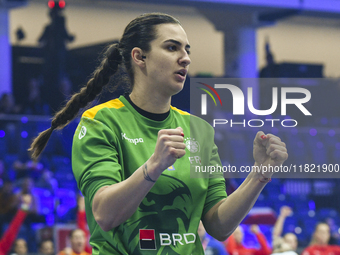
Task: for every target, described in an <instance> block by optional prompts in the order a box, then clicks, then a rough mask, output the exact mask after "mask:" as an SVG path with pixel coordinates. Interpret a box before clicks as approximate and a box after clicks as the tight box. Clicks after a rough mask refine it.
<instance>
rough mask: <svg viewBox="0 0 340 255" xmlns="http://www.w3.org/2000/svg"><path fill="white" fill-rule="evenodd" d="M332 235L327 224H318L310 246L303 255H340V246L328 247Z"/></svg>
mask: <svg viewBox="0 0 340 255" xmlns="http://www.w3.org/2000/svg"><path fill="white" fill-rule="evenodd" d="M330 236H331V233H330V229H329V226H328V225H327V224H326V223H323V222H321V223H318V224H317V225H316V227H315V230H314V232H313V235H312V239H311V242H310V244H309V246H308V247H307V248H306V249H305V250H304V251H303V252H302V255H330V254H332V255H337V254H340V246H338V245H328V242H329V239H330Z"/></svg>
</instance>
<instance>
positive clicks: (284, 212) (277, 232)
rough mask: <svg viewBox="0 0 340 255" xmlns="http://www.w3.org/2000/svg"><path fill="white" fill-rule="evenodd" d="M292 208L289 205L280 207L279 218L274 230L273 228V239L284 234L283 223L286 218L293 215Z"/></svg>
mask: <svg viewBox="0 0 340 255" xmlns="http://www.w3.org/2000/svg"><path fill="white" fill-rule="evenodd" d="M291 213H292V209H291V208H290V207H289V206H282V207H281V208H280V215H279V217H278V218H277V220H276V222H275V225H274V230H273V240H274V239H275V238H277V237H280V236H281V235H282V230H283V225H284V223H285V220H286V218H287V217H288V216H289V215H291Z"/></svg>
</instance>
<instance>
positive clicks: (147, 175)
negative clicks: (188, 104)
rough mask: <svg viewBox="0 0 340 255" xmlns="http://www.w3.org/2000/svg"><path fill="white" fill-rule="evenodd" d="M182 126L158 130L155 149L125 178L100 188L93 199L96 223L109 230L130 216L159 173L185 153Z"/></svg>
mask: <svg viewBox="0 0 340 255" xmlns="http://www.w3.org/2000/svg"><path fill="white" fill-rule="evenodd" d="M182 132H183V130H182V128H176V129H167V130H161V131H159V133H158V139H157V143H156V149H155V153H154V154H153V155H152V156H151V157H150V158H149V159H148V160H147V161H146V163H145V164H144V165H142V166H141V167H139V168H138V169H137V170H136V171H135V172H134V173H133V174H132V175H131V176H130V177H129V178H127V179H126V180H124V181H122V182H120V183H116V184H113V185H111V186H105V187H102V188H100V189H99V190H98V191H97V193H96V194H95V196H94V198H93V202H92V211H93V215H94V218H95V220H96V221H97V223H98V225H99V226H100V227H101V228H102V229H103V230H104V231H108V230H110V229H112V228H114V227H116V226H118V225H120V224H121V223H123V222H125V221H126V220H127V219H129V218H130V217H131V216H132V215H133V213H134V212H135V211H136V210H137V208H138V206H139V204H140V203H141V202H142V200H143V199H144V197H145V196H146V195H147V193H148V192H149V191H150V189H151V188H152V187H153V185H154V182H153V181H156V180H157V179H158V177H159V176H160V175H161V173H162V172H163V171H164V170H165V169H167V168H168V167H169V166H171V165H172V164H174V163H175V161H176V160H177V159H178V158H181V157H183V156H184V154H185V144H184V143H183V141H184V138H183V137H182V135H181V133H182Z"/></svg>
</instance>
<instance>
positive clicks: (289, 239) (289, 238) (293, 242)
mask: <svg viewBox="0 0 340 255" xmlns="http://www.w3.org/2000/svg"><path fill="white" fill-rule="evenodd" d="M284 241H285V242H286V243H288V244H289V245H290V246H291V248H292V249H293V251H296V249H297V246H298V240H297V237H296V235H294V234H293V233H287V234H285V235H284Z"/></svg>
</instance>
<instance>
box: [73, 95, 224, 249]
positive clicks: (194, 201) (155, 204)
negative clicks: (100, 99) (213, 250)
mask: <svg viewBox="0 0 340 255" xmlns="http://www.w3.org/2000/svg"><path fill="white" fill-rule="evenodd" d="M177 127H182V128H183V131H184V134H185V137H184V138H185V144H186V154H185V156H183V157H182V158H180V159H178V160H176V162H175V163H174V165H172V166H169V168H168V169H166V170H165V171H164V172H163V173H162V175H161V176H160V177H159V178H158V180H157V181H156V183H155V184H154V186H153V187H152V189H151V190H150V191H149V193H148V194H147V196H146V197H145V198H144V199H143V201H142V202H141V204H140V205H139V207H138V209H137V211H136V212H135V213H134V214H133V215H132V216H131V217H130V218H129V219H128V220H127V221H126V222H124V223H122V224H121V225H119V226H118V227H115V228H113V229H111V230H110V231H107V232H105V231H103V230H102V229H101V228H100V227H99V225H98V224H97V222H96V221H95V219H94V216H93V214H92V200H93V197H94V195H95V193H96V192H97V190H98V189H99V188H101V187H103V186H108V185H113V184H115V183H118V182H121V181H123V180H125V179H127V178H129V176H131V175H132V173H133V172H134V171H135V170H136V169H138V168H139V167H140V166H142V165H143V164H144V163H145V162H146V161H147V160H148V159H149V158H150V156H151V155H152V154H153V153H154V150H155V145H156V141H157V137H158V131H159V130H161V129H174V128H177ZM201 165H206V166H207V165H212V166H216V165H221V162H220V159H219V156H218V153H217V147H216V145H215V143H214V130H213V128H212V127H211V126H210V125H209V124H208V123H207V122H205V121H203V120H202V119H200V118H197V117H195V116H192V115H190V114H188V113H186V112H183V111H181V110H178V109H176V108H175V107H171V109H170V114H169V116H168V117H167V118H166V119H165V120H164V121H154V120H150V119H148V118H146V117H144V116H142V115H141V114H139V113H138V112H137V111H136V110H135V109H134V108H133V107H132V106H131V105H130V104H129V102H128V101H127V100H126V99H125V98H124V97H123V96H121V97H120V98H119V99H114V100H111V101H109V102H106V103H104V104H101V105H98V106H95V107H93V108H91V109H89V110H87V111H86V112H85V113H84V114H83V116H82V118H81V121H80V123H79V125H78V128H77V130H76V132H75V135H74V138H73V148H72V168H73V173H74V175H75V178H76V180H77V183H78V187H79V189H80V190H81V192H82V193H83V194H84V197H85V206H86V216H87V222H88V225H89V229H90V233H91V238H90V244H91V245H92V247H93V254H94V255H96V254H105V255H106V254H129V255H131V254H158V255H160V254H180V255H184V254H185V255H189V254H204V252H203V248H202V245H201V242H200V239H199V237H198V234H197V229H198V224H199V221H200V219H201V218H202V217H203V216H204V215H205V213H207V212H208V211H209V210H210V209H211V208H212V207H213V206H214V205H215V204H216V203H217V202H219V201H220V200H222V199H224V198H226V196H227V195H226V191H225V182H224V179H223V178H193V176H191V175H190V171H192V170H190V169H195V167H196V166H201Z"/></svg>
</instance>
